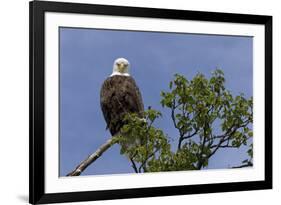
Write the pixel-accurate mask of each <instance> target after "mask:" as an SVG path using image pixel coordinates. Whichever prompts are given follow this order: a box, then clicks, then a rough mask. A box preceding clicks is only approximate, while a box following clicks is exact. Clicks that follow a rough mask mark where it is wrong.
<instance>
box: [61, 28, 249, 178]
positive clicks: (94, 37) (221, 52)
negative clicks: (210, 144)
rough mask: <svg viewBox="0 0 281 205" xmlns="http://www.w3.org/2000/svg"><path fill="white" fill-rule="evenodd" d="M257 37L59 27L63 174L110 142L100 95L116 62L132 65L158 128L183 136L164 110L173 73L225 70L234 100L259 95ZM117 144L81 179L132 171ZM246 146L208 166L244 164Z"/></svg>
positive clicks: (225, 152)
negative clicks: (157, 116)
mask: <svg viewBox="0 0 281 205" xmlns="http://www.w3.org/2000/svg"><path fill="white" fill-rule="evenodd" d="M252 55H253V39H252V37H241V36H219V35H198V34H197V35H195V34H175V33H159V32H136V31H113V30H96V29H73V28H60V171H59V172H60V175H61V176H64V175H66V174H67V173H68V172H70V171H71V170H73V169H74V168H75V167H76V166H77V165H78V163H80V162H81V161H82V160H83V159H85V158H86V157H87V156H88V155H89V154H91V153H92V152H94V151H95V150H96V149H97V148H98V147H99V146H100V145H101V144H103V143H104V142H105V141H106V140H107V139H108V138H109V137H110V133H109V131H108V130H106V129H105V128H106V123H105V121H104V118H103V115H102V112H101V108H100V99H99V92H100V88H101V85H102V83H103V81H104V80H105V79H106V78H107V77H108V76H109V75H110V74H111V72H112V65H113V62H114V60H115V59H116V58H118V57H124V58H126V59H128V60H129V62H130V64H131V75H132V76H133V77H134V79H135V80H136V82H137V84H138V86H139V88H140V91H141V93H142V97H143V101H144V105H145V108H147V107H148V106H152V108H153V109H157V110H160V111H161V112H162V114H163V118H161V119H160V120H158V121H157V123H156V126H157V127H159V128H161V129H162V130H163V131H164V132H165V133H167V134H168V135H169V136H175V135H177V130H175V128H174V127H173V125H172V123H171V120H170V117H169V116H170V112H169V110H168V109H165V108H162V107H161V105H160V99H161V98H160V91H162V90H167V89H168V84H169V82H170V80H172V78H173V75H174V74H175V73H179V74H183V75H184V76H186V78H188V79H191V78H193V77H194V76H195V75H196V74H197V73H198V72H200V73H203V74H204V75H205V76H207V77H209V76H210V74H211V72H212V71H213V70H215V69H216V68H220V69H222V70H223V71H224V73H225V78H226V87H227V89H228V90H230V91H231V92H232V93H233V94H234V95H238V94H240V93H244V94H245V96H246V97H250V96H252V95H253V87H252V84H253V80H252V76H253V64H252V59H253V57H252ZM119 150H120V147H119V145H114V146H113V147H112V148H110V149H109V150H108V151H107V152H105V153H104V154H103V155H102V157H101V158H99V159H98V160H97V161H96V162H95V163H94V164H92V165H91V166H89V167H88V168H87V169H86V170H85V171H84V172H83V175H94V174H99V175H100V174H120V173H133V169H132V168H131V164H130V162H129V161H128V160H127V158H126V157H125V156H122V155H120V153H119ZM246 150H247V148H246V147H243V148H241V149H239V150H237V149H227V150H222V151H218V152H217V153H216V155H214V156H213V157H212V158H211V159H210V161H209V166H208V167H207V168H227V167H230V166H233V165H239V164H240V163H241V161H243V160H244V159H245V158H247V154H246Z"/></svg>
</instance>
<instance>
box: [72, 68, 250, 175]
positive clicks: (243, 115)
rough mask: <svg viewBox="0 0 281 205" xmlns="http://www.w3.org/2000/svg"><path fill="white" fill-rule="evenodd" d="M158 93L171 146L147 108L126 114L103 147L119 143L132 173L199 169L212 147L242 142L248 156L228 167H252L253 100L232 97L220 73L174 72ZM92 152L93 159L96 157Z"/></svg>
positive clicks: (229, 146) (214, 150)
mask: <svg viewBox="0 0 281 205" xmlns="http://www.w3.org/2000/svg"><path fill="white" fill-rule="evenodd" d="M161 97H162V99H161V102H160V103H161V105H162V106H163V107H164V108H166V109H169V110H170V114H171V123H172V124H173V126H174V128H175V129H177V131H178V137H177V140H176V143H177V146H176V147H177V148H176V149H175V150H172V148H171V147H172V146H171V143H172V142H171V140H170V138H169V136H167V135H165V134H164V132H163V131H162V130H161V129H159V128H156V127H154V122H155V121H156V120H159V118H161V116H162V114H161V113H160V112H159V111H156V110H153V109H151V108H149V109H148V110H146V111H145V112H144V118H139V117H138V116H137V115H136V114H131V113H128V114H127V115H126V116H125V118H124V120H125V122H126V125H124V126H123V128H122V129H121V131H120V133H118V134H117V135H116V136H114V137H113V138H112V139H111V140H110V142H109V143H108V144H105V146H104V145H103V147H106V149H108V148H109V147H110V146H111V145H112V144H114V143H119V144H120V145H121V151H120V153H121V154H123V155H126V156H127V157H128V159H129V160H130V161H131V163H132V168H133V169H134V171H135V172H136V173H140V172H159V171H179V170H200V169H202V168H203V167H206V166H207V165H208V162H209V159H210V158H211V157H212V156H213V155H215V154H216V153H217V151H218V150H220V149H233V148H234V149H239V148H240V147H241V146H242V145H245V146H248V148H249V149H248V156H249V158H248V159H245V160H244V161H243V162H241V165H235V166H233V168H240V167H246V166H252V165H253V163H252V158H253V145H252V140H251V138H252V137H253V132H252V129H251V127H252V123H253V99H252V98H249V99H246V98H245V97H244V95H243V94H240V95H238V96H235V97H234V96H233V95H232V94H231V93H230V91H228V90H227V89H226V88H225V78H224V73H223V71H221V70H215V71H214V72H213V73H212V76H211V78H210V79H207V78H206V77H205V76H204V75H203V74H197V75H196V76H195V77H194V78H193V79H192V80H190V81H189V80H187V79H186V78H185V77H184V76H182V75H179V74H176V75H175V76H174V80H172V81H171V82H170V84H169V90H168V91H165V92H164V91H162V92H161ZM106 149H105V150H102V151H106ZM102 153H103V152H102ZM93 155H94V158H95V159H97V158H98V156H100V154H99V155H95V154H93ZM85 161H86V162H87V163H89V164H90V163H92V161H91V160H88V161H87V160H85ZM85 161H84V162H85ZM81 164H83V163H81ZM89 164H88V165H89ZM78 167H79V166H78ZM78 167H77V168H78ZM80 171H81V170H80ZM82 171H83V170H82ZM80 173H81V172H80ZM80 173H79V174H80ZM79 174H78V175H79ZM69 175H72V176H73V175H75V174H73V172H71V173H70V174H69Z"/></svg>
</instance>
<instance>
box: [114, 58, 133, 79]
mask: <svg viewBox="0 0 281 205" xmlns="http://www.w3.org/2000/svg"><path fill="white" fill-rule="evenodd" d="M129 69H130V63H129V61H128V60H127V59H125V58H117V59H116V60H115V61H114V63H113V72H112V74H111V75H110V76H114V75H123V76H130V73H129Z"/></svg>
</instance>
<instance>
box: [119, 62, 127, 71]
mask: <svg viewBox="0 0 281 205" xmlns="http://www.w3.org/2000/svg"><path fill="white" fill-rule="evenodd" d="M118 69H119V72H120V73H124V71H125V69H126V65H125V64H124V63H120V64H119V66H118Z"/></svg>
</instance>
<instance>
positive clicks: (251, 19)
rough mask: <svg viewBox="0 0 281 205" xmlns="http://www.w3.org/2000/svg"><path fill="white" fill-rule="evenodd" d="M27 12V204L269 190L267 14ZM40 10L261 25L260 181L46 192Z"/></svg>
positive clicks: (65, 6) (45, 5)
mask: <svg viewBox="0 0 281 205" xmlns="http://www.w3.org/2000/svg"><path fill="white" fill-rule="evenodd" d="M29 12H30V20H29V21H30V22H29V24H30V30H29V36H30V39H29V42H30V51H29V52H30V56H29V58H30V59H29V61H30V74H29V77H30V86H29V88H30V90H29V92H30V109H29V110H30V114H29V115H30V121H29V122H30V128H29V132H30V142H29V152H30V157H29V160H30V162H29V163H30V164H29V202H30V203H32V204H43V203H56V202H74V201H91V200H105V199H122V198H137V197H153V196H166V195H183V194H198V193H214V192H230V191H244V190H260V189H271V188H272V16H262V15H248V14H231V13H215V12H201V11H186V10H170V9H155V8H137V7H125V6H105V5H93V4H80V3H79V4H78V3H62V2H46V1H32V2H30V4H29ZM45 12H62V13H76V14H101V15H110V16H133V17H150V18H164V19H182V20H199V21H209V22H215V21H218V22H226V23H244V24H260V25H264V27H265V78H264V79H265V133H264V136H265V145H264V146H265V180H263V181H249V182H235V183H219V184H200V185H183V186H168V187H154V188H135V189H121V190H106V191H86V192H82V191H81V192H71V193H45V188H44V187H45V180H44V176H45V165H44V153H45V147H44V137H45V135H44V133H45V126H44V123H45V121H44V118H45V79H44V76H45V72H44V65H45V59H44V52H45V50H44V49H45V47H44V33H45V27H44V25H45V21H44V20H45V18H44V14H45Z"/></svg>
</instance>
